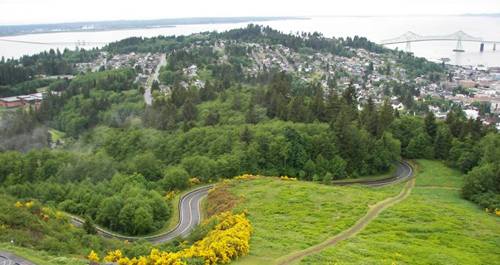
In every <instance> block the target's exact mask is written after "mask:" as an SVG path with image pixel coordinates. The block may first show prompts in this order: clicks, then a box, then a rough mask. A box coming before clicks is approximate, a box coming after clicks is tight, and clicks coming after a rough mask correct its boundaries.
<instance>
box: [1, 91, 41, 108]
mask: <svg viewBox="0 0 500 265" xmlns="http://www.w3.org/2000/svg"><path fill="white" fill-rule="evenodd" d="M42 99H43V95H42V93H35V94H30V95H22V96H14V97H7V98H0V107H6V108H16V107H21V106H26V105H33V106H35V108H38V107H39V106H40V103H41V102H42Z"/></svg>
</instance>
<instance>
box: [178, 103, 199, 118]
mask: <svg viewBox="0 0 500 265" xmlns="http://www.w3.org/2000/svg"><path fill="white" fill-rule="evenodd" d="M197 116H198V110H197V108H196V106H195V105H194V104H193V102H192V101H191V99H187V100H186V103H184V106H183V107H182V117H183V118H184V121H194V120H195V119H196V117H197Z"/></svg>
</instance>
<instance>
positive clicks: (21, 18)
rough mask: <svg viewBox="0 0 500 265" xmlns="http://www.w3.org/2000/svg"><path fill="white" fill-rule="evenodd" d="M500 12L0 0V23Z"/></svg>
mask: <svg viewBox="0 0 500 265" xmlns="http://www.w3.org/2000/svg"><path fill="white" fill-rule="evenodd" d="M463 13H500V0H342V1H339V0H323V1H320V0H284V1H273V0H175V1H172V0H80V1H75V0H0V25H6V24H29V23H52V22H75V21H96V20H118V19H156V18H178V17H221V16H224V17H226V16H330V15H331V16H336V15H436V14H463Z"/></svg>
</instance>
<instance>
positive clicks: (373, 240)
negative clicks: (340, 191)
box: [300, 160, 500, 265]
mask: <svg viewBox="0 0 500 265" xmlns="http://www.w3.org/2000/svg"><path fill="white" fill-rule="evenodd" d="M418 166H419V170H418V173H417V179H416V186H415V188H414V189H413V192H412V194H411V195H410V197H409V198H407V199H406V200H405V201H403V202H401V203H400V204H397V205H395V206H393V207H391V208H389V209H387V210H386V211H384V212H383V213H381V214H380V216H379V217H378V218H377V219H375V220H374V221H373V222H372V223H370V224H369V225H368V226H367V227H366V229H365V230H363V231H362V232H361V233H360V234H358V235H357V236H355V237H353V238H351V239H348V240H346V241H343V242H340V243H339V244H337V245H335V246H332V247H330V248H328V249H326V250H324V251H323V252H321V253H319V254H315V255H312V256H309V257H306V258H305V259H304V260H302V261H301V263H300V264H301V265H305V264H307V265H309V264H367V265H370V264H398V265H400V264H412V265H413V264H450V265H451V264H474V265H476V264H477V265H480V264H488V265H490V264H500V260H499V257H500V218H498V217H495V216H492V215H488V214H486V213H484V212H483V211H482V210H481V209H479V207H477V206H476V205H474V204H472V203H470V202H468V201H466V200H463V199H462V198H460V194H459V192H460V191H459V188H460V187H461V185H462V176H461V174H460V173H459V172H458V171H455V170H452V169H449V168H447V167H445V166H444V165H443V164H442V163H440V162H436V161H427V160H420V161H418Z"/></svg>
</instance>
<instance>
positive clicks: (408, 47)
mask: <svg viewBox="0 0 500 265" xmlns="http://www.w3.org/2000/svg"><path fill="white" fill-rule="evenodd" d="M406 51H407V52H411V41H407V42H406Z"/></svg>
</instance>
